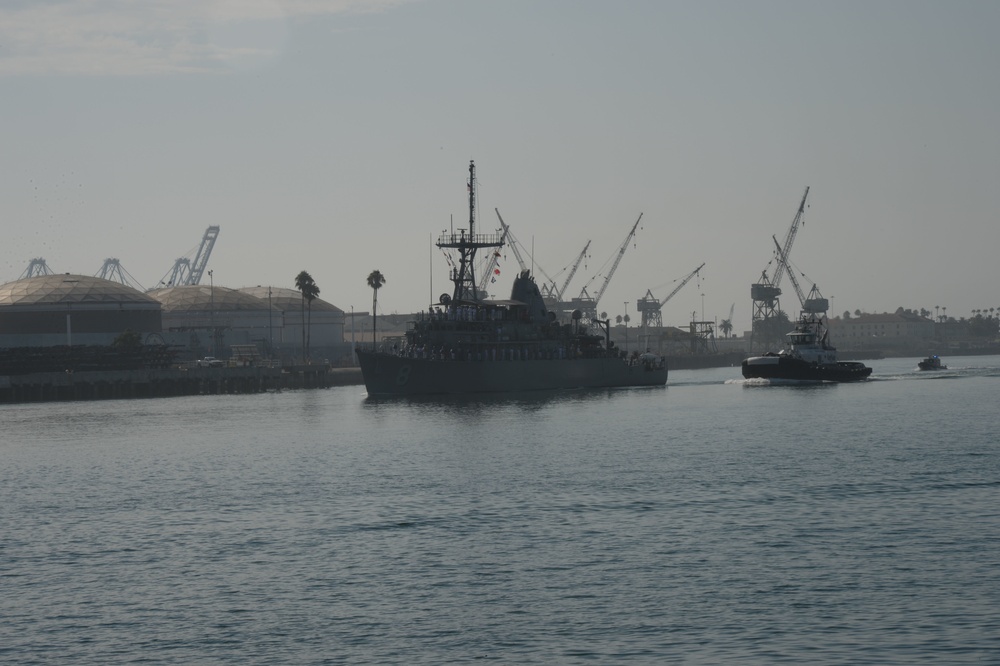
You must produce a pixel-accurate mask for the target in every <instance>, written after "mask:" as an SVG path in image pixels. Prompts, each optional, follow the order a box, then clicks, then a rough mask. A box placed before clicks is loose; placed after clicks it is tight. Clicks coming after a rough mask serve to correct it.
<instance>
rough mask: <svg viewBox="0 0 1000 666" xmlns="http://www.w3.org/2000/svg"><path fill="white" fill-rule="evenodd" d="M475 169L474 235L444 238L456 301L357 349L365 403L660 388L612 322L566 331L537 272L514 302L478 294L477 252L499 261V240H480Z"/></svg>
mask: <svg viewBox="0 0 1000 666" xmlns="http://www.w3.org/2000/svg"><path fill="white" fill-rule="evenodd" d="M475 175H476V174H475V164H474V163H473V162H470V163H469V182H468V191H469V227H468V229H467V230H466V229H459V230H457V231H454V230H453V231H450V232H445V233H443V234H442V235H441V237H440V238H438V240H437V246H438V247H439V248H442V249H450V250H454V251H456V252H457V253H458V262H457V265H455V266H454V267H453V268H452V272H451V281H452V282H453V283H454V291H453V293H452V294H450V295H449V294H442V295H441V297H440V299H439V302H438V303H436V304H434V305H432V306H431V307H430V309H429V310H428V312H426V313H422V314H421V316H420V317H419V318H418V319H417V320H416V321H413V322H410V324H409V327H408V330H407V331H406V335H405V341H404V342H403V343H402V345H394V346H393V347H392V348H390V349H385V348H384V346H383V347H382V348H379V349H358V350H357V356H358V362H359V364H360V365H361V373H362V376H363V377H364V381H365V387H366V388H367V390H368V394H369V395H431V394H470V393H505V392H522V391H544V390H562V389H581V388H613V387H630V386H663V385H664V384H666V383H667V366H666V362H665V361H664V359H663V358H662V357H660V356H656V355H654V354H650V353H648V352H647V353H645V354H641V355H640V354H638V353H633V354H632V355H631V356H629V355H627V354H626V353H625V352H624V351H622V350H619V349H618V348H617V347H616V346H615V344H614V342H612V341H611V338H610V321H609V320H600V319H596V318H590V319H588V318H585V317H583V315H582V313H580V312H579V311H577V312H574V313H573V319H572V321H571V322H560V321H558V318H557V316H556V313H554V312H551V311H549V310H548V309H547V308H546V306H545V301H544V300H543V298H542V294H541V292H540V290H539V288H538V285H537V284H536V283H535V280H534V278H533V277H532V276H531V272H530V271H528V270H524V271H521V272H520V273H519V274H518V275H517V277H516V278H515V279H514V284H513V287H512V288H511V294H510V298H509V299H507V300H488V299H486V298H484V296H485V294H484V292H483V291H482V290H481V289H480V288H479V287H478V286H477V283H476V276H475V269H474V265H475V259H476V253H477V251H479V250H485V251H489V252H491V253H494V256H498V253H499V249H500V248H501V247H503V245H504V242H505V237H504V235H502V234H500V233H493V234H477V233H476V231H475V210H476V206H475V196H476V182H475Z"/></svg>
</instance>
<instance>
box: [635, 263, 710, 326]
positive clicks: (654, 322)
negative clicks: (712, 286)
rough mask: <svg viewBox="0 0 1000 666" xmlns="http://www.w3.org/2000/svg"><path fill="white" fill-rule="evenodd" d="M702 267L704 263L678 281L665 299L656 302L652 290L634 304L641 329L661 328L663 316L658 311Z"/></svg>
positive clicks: (647, 291) (648, 290)
mask: <svg viewBox="0 0 1000 666" xmlns="http://www.w3.org/2000/svg"><path fill="white" fill-rule="evenodd" d="M704 267H705V263H704V262H702V264H701V266H699V267H698V268H696V269H694V270H693V271H691V272H690V273H688V274H687V275H686V276H685V277H684V278H683V279H682V280H681V281H680V284H678V285H677V286H676V287H674V290H673V291H671V292H670V293H669V294H667V295H666V297H665V298H663V299H662V300H657V298H656V297H655V296H653V292H652V290H651V289H647V290H646V295H645V296H643V297H642V298H640V299H639V300H637V301H636V302H635V309H636V310H638V311H639V312H641V313H642V326H643V328H645V327H647V326H663V316H662V314H661V312H660V310H661V309H662V308H663V306H664V305H665V304H666V302H667V301H669V300H670V299H671V298H673V297H674V296H675V295H676V294H677V292H679V291H680V290H681V289H682V288H683V287H684V285H686V284H687V283H688V282H690V281H691V278H693V277H694V276H695V275H698V273H699V271H701V269H702V268H704Z"/></svg>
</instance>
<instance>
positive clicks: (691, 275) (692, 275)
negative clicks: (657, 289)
mask: <svg viewBox="0 0 1000 666" xmlns="http://www.w3.org/2000/svg"><path fill="white" fill-rule="evenodd" d="M704 267H705V262H701V266H699V267H698V268H696V269H694V270H693V271H691V272H690V273H688V275H687V277H685V278H684V279H683V280H681V283H680V284H679V285H677V286H676V287H674V290H673V291H672V292H670V293H669V294H667V296H666V298H664V299H663V300H662V301H660V307H663V306H664V305H665V304H666V302H667V301H669V300H670V299H671V298H673V297H674V296H675V295H676V294H677V292H678V291H680V290H681V288H682V287H683V286H684V285H686V284H687V283H688V282H690V281H691V278H693V277H694V276H695V275H697V274H698V271H700V270H701V269H703V268H704Z"/></svg>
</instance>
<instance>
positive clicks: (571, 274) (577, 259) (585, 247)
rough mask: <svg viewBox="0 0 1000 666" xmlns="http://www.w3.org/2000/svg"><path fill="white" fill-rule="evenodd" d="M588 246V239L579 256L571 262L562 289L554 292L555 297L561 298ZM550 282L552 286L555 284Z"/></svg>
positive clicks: (581, 261) (585, 254)
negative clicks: (571, 265)
mask: <svg viewBox="0 0 1000 666" xmlns="http://www.w3.org/2000/svg"><path fill="white" fill-rule="evenodd" d="M589 248H590V241H589V240H588V241H587V244H586V245H584V246H583V250H582V251H581V252H580V256H579V257H577V258H576V261H574V262H573V267H572V268H570V270H569V275H568V276H566V279H565V280H564V281H563V286H562V289H559V290H558V291H557V292H556V294H555V297H556V298H557V299H559V300H562V297H563V294H565V293H566V289H567V288H568V287H569V283H570V281H571V280H572V279H573V276H574V275H576V270H577V269H578V268H580V264H581V263H583V258H584V257H586V256H587V250H588V249H589ZM552 284H553V286H555V283H554V282H553V283H552Z"/></svg>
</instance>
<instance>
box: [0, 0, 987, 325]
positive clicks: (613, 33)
mask: <svg viewBox="0 0 1000 666" xmlns="http://www.w3.org/2000/svg"><path fill="white" fill-rule="evenodd" d="M998 26H1000V3H997V2H985V1H982V2H980V1H976V2H961V1H958V2H956V1H949V2H939V1H935V2H920V1H915V0H905V1H883V2H879V1H872V0H865V1H860V2H850V1H837V2H807V1H801V0H796V1H789V2H766V1H758V2H743V1H735V2H711V1H709V2H701V1H699V2H694V1H690V2H669V1H663V0H651V1H639V0H629V1H624V2H618V1H614V2H612V1H605V2H598V1H594V0H483V1H479V2H477V1H473V0H407V1H404V0H397V1H393V0H354V1H349V0H341V1H333V0H330V1H320V0H287V1H286V0H259V1H258V0H230V1H220V2H212V1H211V0H145V1H144V2H131V1H126V0H75V1H73V2H65V1H62V0H60V1H55V0H53V1H49V0H14V1H13V2H5V3H3V4H2V5H0V123H2V130H0V131H2V133H3V142H2V149H3V154H2V158H0V188H2V189H0V191H2V203H0V206H2V211H3V230H4V240H3V243H2V244H0V282H6V281H9V280H14V279H16V278H18V276H19V275H20V274H21V273H22V272H23V271H24V270H25V268H26V267H27V265H28V262H29V261H30V259H32V258H33V257H44V258H45V259H46V260H47V261H48V263H49V265H50V266H51V267H52V269H53V270H55V271H56V272H70V273H82V274H89V275H92V274H95V273H96V272H97V271H98V270H99V269H100V267H101V265H102V263H103V261H104V259H105V258H107V257H115V258H118V259H120V261H121V263H122V265H123V266H124V267H125V268H126V269H127V270H128V271H129V272H130V273H131V274H132V275H134V276H135V277H136V278H137V279H138V280H139V281H140V282H141V283H142V284H143V285H144V286H146V287H152V286H155V284H156V283H157V282H158V281H159V280H160V279H161V278H163V277H164V276H165V275H166V274H167V273H168V272H169V271H170V269H171V267H172V266H173V264H174V261H175V260H176V259H177V258H178V257H182V256H191V257H193V250H194V249H195V248H196V247H197V245H198V243H199V242H200V240H201V237H202V234H203V233H204V231H205V229H206V228H207V227H208V226H209V225H219V226H220V227H221V232H220V235H219V240H218V242H217V243H216V246H215V250H214V252H213V254H212V257H211V261H210V264H209V268H211V269H213V270H214V280H215V284H217V285H223V286H228V287H241V286H246V285H257V284H262V285H266V284H273V285H275V286H282V287H291V286H293V279H294V276H295V275H296V274H297V273H298V272H299V271H300V270H308V271H309V272H310V273H311V274H312V275H313V277H314V278H315V280H316V282H317V283H318V284H319V286H320V289H321V297H322V298H324V299H325V300H328V301H330V302H332V303H334V304H336V305H337V306H339V307H341V308H343V309H345V310H350V308H351V307H352V306H353V307H354V308H355V310H358V311H362V310H369V309H370V308H371V292H370V290H369V289H368V288H367V286H366V283H365V278H366V276H367V275H368V273H369V272H370V271H371V270H372V269H375V268H378V269H379V270H381V271H382V272H383V273H384V274H385V276H386V278H387V283H386V285H385V287H384V288H383V289H382V290H381V291H380V293H379V305H380V310H383V311H385V312H412V311H416V310H420V309H423V308H425V307H426V305H427V303H428V301H429V300H430V297H431V294H432V289H433V295H434V296H437V294H439V293H442V292H444V291H450V285H449V284H447V283H446V277H447V265H446V264H445V262H444V259H443V257H442V255H441V253H440V251H438V250H437V249H434V250H433V251H432V250H431V249H430V238H431V236H432V235H436V234H437V233H439V232H440V231H441V230H443V229H445V228H448V227H449V224H450V219H451V217H452V216H454V221H455V226H456V227H459V226H464V225H465V223H466V220H467V215H468V212H467V203H466V187H465V180H466V177H467V171H468V163H469V160H470V159H474V160H475V161H476V165H477V173H478V176H479V179H480V190H479V196H480V201H479V203H480V216H479V222H480V230H483V231H487V230H491V229H492V228H494V227H495V226H496V225H497V222H496V215H495V213H494V211H493V209H494V208H499V209H500V212H501V214H502V215H503V217H504V220H505V221H506V222H507V223H508V224H510V225H511V228H512V229H513V231H514V233H515V234H516V236H517V237H518V239H519V240H520V241H521V242H522V243H523V244H524V245H525V246H527V247H528V248H529V249H530V248H531V247H532V246H533V248H534V257H535V261H536V262H537V264H538V265H539V266H541V267H542V268H543V269H544V270H545V271H546V272H547V273H549V274H550V275H552V276H554V277H556V276H557V273H559V271H561V270H562V269H563V268H564V267H565V266H567V265H568V264H570V263H571V262H572V260H573V259H574V258H575V257H576V256H577V255H578V254H579V252H580V250H581V249H582V248H583V245H584V243H585V242H586V241H587V240H588V239H591V240H592V241H593V243H592V245H591V253H590V254H591V257H590V258H589V259H588V260H587V262H586V265H585V266H584V267H581V269H580V271H579V273H578V275H577V278H576V280H574V283H573V284H572V285H571V286H570V289H569V291H570V292H572V293H573V295H576V294H578V293H579V289H580V288H581V287H582V286H584V284H585V283H586V282H587V281H588V280H590V279H591V278H593V277H594V276H595V275H598V273H599V271H601V269H602V267H604V266H606V262H607V261H608V260H609V259H610V258H612V256H613V255H615V254H616V253H617V251H618V248H619V246H620V245H621V243H622V241H623V240H624V239H625V236H626V234H627V232H628V230H629V228H630V227H631V225H632V223H633V222H634V221H635V219H636V218H637V217H638V215H639V214H640V213H643V218H642V224H641V227H640V230H639V232H638V233H637V235H636V238H635V242H634V244H632V245H630V246H629V247H628V249H627V251H626V254H625V256H624V258H623V260H622V262H621V265H620V267H619V269H618V271H617V273H616V274H615V275H614V278H613V280H612V281H611V283H610V285H609V287H608V289H607V291H606V292H605V294H604V297H603V298H602V301H601V303H600V304H599V309H601V310H605V311H607V312H608V313H609V314H610V315H611V316H614V315H617V314H622V313H623V312H624V311H625V308H626V305H625V303H626V302H628V311H629V313H630V314H631V315H632V317H633V319H634V320H637V319H638V318H637V317H636V314H635V309H634V307H635V301H636V299H637V298H639V297H641V296H643V295H644V294H645V293H646V290H647V289H652V291H653V293H654V295H656V296H657V297H663V296H666V295H667V294H668V293H669V292H670V291H671V290H672V289H673V286H674V281H676V280H678V279H680V278H682V277H683V276H685V275H687V274H688V273H690V272H691V271H692V270H693V269H694V268H695V267H697V266H698V265H699V264H700V263H701V262H706V263H707V265H706V266H705V268H704V269H703V278H702V279H701V280H700V281H699V282H696V281H692V282H690V283H689V284H688V285H687V286H685V287H684V289H683V290H681V291H680V292H679V293H678V294H677V296H675V297H674V298H673V299H672V300H671V301H670V302H669V303H668V304H667V305H666V306H665V307H664V311H663V318H664V322H665V323H667V324H674V325H677V324H683V323H686V322H687V321H688V320H689V319H690V317H691V313H692V312H697V313H698V316H699V317H700V316H701V313H702V307H704V315H705V317H706V318H708V319H713V318H724V317H726V316H727V315H728V313H729V309H730V306H731V305H732V304H734V303H735V317H734V324H735V325H736V330H737V331H742V330H744V329H746V328H748V327H749V323H750V316H751V301H750V295H749V293H750V284H751V282H754V281H755V280H756V279H757V278H758V277H759V276H760V274H761V271H762V270H764V269H765V268H766V267H767V266H768V262H769V261H770V260H771V258H772V256H773V241H772V240H771V236H772V235H776V236H777V237H778V239H779V240H781V239H782V238H783V237H784V235H785V233H786V231H787V229H788V226H789V224H790V222H791V220H792V218H793V217H794V214H795V210H796V207H797V206H798V203H799V200H800V199H801V197H802V193H803V191H804V189H805V187H806V186H807V185H808V186H810V187H811V192H810V197H809V203H810V208H809V210H808V211H807V214H806V218H805V225H804V226H803V227H802V228H801V230H800V232H799V234H798V238H797V240H796V243H795V247H794V249H793V252H792V256H791V259H792V263H793V264H794V265H795V266H797V268H798V270H799V271H802V272H804V273H805V275H806V276H807V277H803V278H801V281H802V283H803V286H804V287H805V288H806V289H808V288H809V286H811V284H812V282H813V281H815V282H816V283H818V285H819V287H820V289H821V290H822V292H823V294H824V295H825V296H827V297H828V298H832V299H833V305H832V311H833V312H834V313H841V312H843V311H844V310H845V309H849V310H851V311H854V310H855V309H862V310H867V311H873V312H875V311H877V312H881V311H892V310H894V309H895V308H896V307H898V306H904V307H912V308H921V307H925V308H928V309H930V310H933V308H934V306H935V305H937V306H945V307H947V312H948V314H949V315H951V316H955V317H959V316H969V314H970V310H971V309H973V308H987V309H988V308H990V307H1000V290H998V289H997V285H998V283H1000V263H998V254H1000V227H998V225H997V196H998V195H997V189H998V184H1000V131H998V127H997V123H998V115H997V110H998V109H1000V85H997V75H996V67H997V64H998V63H1000V41H998V40H997V37H996V34H997V28H998ZM431 267H433V270H432V268H431ZM501 270H502V271H503V274H502V277H501V284H502V285H503V289H502V290H501V295H502V296H504V297H505V296H506V295H507V294H508V293H509V285H510V279H511V278H512V277H513V274H514V272H515V270H516V264H515V263H514V258H513V256H512V255H511V254H510V253H508V254H507V259H506V261H505V262H504V264H503V265H502V266H501ZM432 275H433V285H432V284H431V280H432V277H431V276H432ZM563 275H564V274H563ZM603 279H604V278H603V275H599V276H598V277H597V278H596V279H595V280H594V281H593V282H592V283H591V287H590V288H589V291H590V293H591V294H592V295H593V294H594V293H595V292H596V290H597V289H598V288H599V286H600V283H601V282H603ZM783 287H785V293H786V296H785V297H784V298H783V299H782V305H783V306H784V308H785V309H786V310H789V311H791V312H795V311H797V305H796V302H795V297H794V295H793V293H792V291H791V285H790V284H789V283H788V281H787V279H786V280H785V282H784V283H783Z"/></svg>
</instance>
